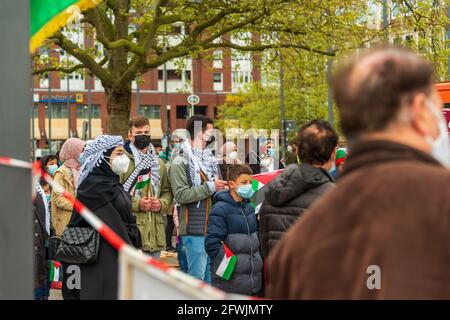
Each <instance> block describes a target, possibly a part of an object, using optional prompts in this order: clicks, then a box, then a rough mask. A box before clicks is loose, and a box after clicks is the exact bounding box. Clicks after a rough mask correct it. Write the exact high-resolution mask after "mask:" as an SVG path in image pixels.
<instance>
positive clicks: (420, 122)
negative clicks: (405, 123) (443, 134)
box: [410, 93, 439, 139]
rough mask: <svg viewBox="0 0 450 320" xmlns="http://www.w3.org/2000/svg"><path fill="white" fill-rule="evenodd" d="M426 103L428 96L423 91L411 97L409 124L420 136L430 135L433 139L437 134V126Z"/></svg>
mask: <svg viewBox="0 0 450 320" xmlns="http://www.w3.org/2000/svg"><path fill="white" fill-rule="evenodd" d="M427 103H428V98H427V96H426V95H425V94H423V93H419V94H417V95H416V96H415V97H414V98H413V100H412V102H411V105H410V108H411V115H412V116H411V125H412V126H413V128H414V129H415V130H416V131H417V133H418V134H420V135H421V136H431V137H432V138H433V139H434V138H436V137H437V136H438V135H439V128H438V125H437V122H436V120H435V119H434V115H433V114H432V111H431V110H429V107H428V106H427Z"/></svg>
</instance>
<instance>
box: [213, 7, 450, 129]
mask: <svg viewBox="0 0 450 320" xmlns="http://www.w3.org/2000/svg"><path fill="white" fill-rule="evenodd" d="M330 3H331V4H333V3H334V2H333V1H331V2H330ZM382 4H383V1H381V0H380V1H369V2H368V6H367V7H364V6H361V5H359V7H358V6H357V4H356V3H353V6H352V5H351V4H350V3H349V2H346V6H345V8H346V11H344V12H343V11H342V10H341V9H340V7H339V5H338V4H335V6H334V7H333V5H331V7H330V8H328V10H329V11H328V12H330V11H331V12H335V14H334V15H333V16H332V17H331V18H330V20H328V19H326V18H324V14H323V13H324V12H327V9H326V8H320V10H316V11H314V12H315V14H317V17H315V19H324V20H323V21H324V24H323V25H324V27H323V28H324V29H323V30H326V32H325V33H323V34H316V35H315V37H316V43H322V47H325V45H326V44H327V43H328V45H329V46H330V47H331V48H333V50H334V52H335V57H334V63H335V65H339V63H341V62H344V60H345V59H347V56H348V54H349V53H350V52H352V51H354V50H355V49H360V48H366V47H370V46H373V45H376V44H380V43H385V42H387V41H389V42H391V43H394V44H395V45H403V46H408V47H410V48H411V49H412V50H415V51H416V52H418V53H419V54H421V55H423V56H424V57H426V58H427V59H428V60H429V61H430V62H432V63H433V64H434V66H435V69H436V80H438V81H439V80H444V79H446V77H447V61H448V56H449V55H450V52H449V49H448V40H447V39H446V38H445V30H446V28H447V26H448V24H449V21H448V18H447V15H446V14H447V13H446V10H447V6H448V3H445V1H433V0H425V1H411V0H409V1H390V2H388V7H387V12H388V14H389V20H388V24H387V25H386V26H384V25H383V21H382V19H381V18H382ZM317 12H321V13H322V15H321V14H320V13H317ZM313 15H314V14H313ZM280 52H281V54H282V56H283V66H284V82H285V118H286V119H294V120H296V121H297V123H298V124H299V125H301V124H303V123H305V122H307V121H309V120H311V119H313V118H323V119H327V118H328V108H327V102H328V83H327V68H326V64H327V61H328V59H329V58H330V57H326V56H324V55H320V54H317V53H315V52H312V51H300V50H297V49H296V48H283V49H281V50H280V49H278V50H277V51H273V50H272V51H268V52H266V53H265V54H264V58H263V59H262V66H261V67H262V69H263V71H264V74H265V75H266V77H265V78H264V79H263V81H262V83H253V84H251V85H249V86H248V87H246V88H245V89H244V90H242V91H240V92H238V93H237V94H235V95H232V96H229V97H227V100H226V103H225V104H224V105H222V106H220V107H219V115H220V116H221V118H222V120H221V121H219V122H218V125H219V126H220V127H221V128H222V129H227V128H229V127H230V126H240V127H242V128H244V129H249V128H263V129H270V128H276V129H278V128H280V126H281V124H280V123H281V121H280V82H279V78H280V75H279V69H280V60H279V53H280ZM334 114H335V117H334V119H335V123H334V125H335V127H336V128H337V129H338V131H339V122H338V115H337V112H336V109H335V108H334Z"/></svg>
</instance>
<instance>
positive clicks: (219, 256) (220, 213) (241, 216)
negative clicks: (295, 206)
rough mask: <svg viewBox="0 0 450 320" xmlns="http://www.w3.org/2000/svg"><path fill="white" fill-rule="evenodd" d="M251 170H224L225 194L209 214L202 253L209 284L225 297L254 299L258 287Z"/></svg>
mask: <svg viewBox="0 0 450 320" xmlns="http://www.w3.org/2000/svg"><path fill="white" fill-rule="evenodd" d="M251 175H252V170H251V169H250V167H248V166H247V165H243V164H235V165H232V166H230V168H229V169H228V177H227V180H228V186H229V190H224V191H221V192H218V193H216V195H215V197H214V200H215V204H214V206H213V207H212V209H211V212H210V214H209V221H208V229H207V233H206V238H205V249H206V252H207V253H208V255H209V257H210V259H211V284H212V285H213V286H214V287H217V288H219V289H221V290H223V291H226V292H229V293H238V294H245V295H257V294H258V293H259V292H260V290H261V286H262V270H263V261H262V257H261V254H260V252H259V239H258V232H257V231H258V227H257V222H256V215H255V209H254V208H253V207H252V206H251V204H250V201H249V198H250V197H251V196H252V195H253V189H252V176H251Z"/></svg>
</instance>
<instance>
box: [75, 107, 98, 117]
mask: <svg viewBox="0 0 450 320" xmlns="http://www.w3.org/2000/svg"><path fill="white" fill-rule="evenodd" d="M91 107H92V113H91V119H100V106H99V105H98V104H92V105H91ZM77 119H89V106H88V105H79V106H77Z"/></svg>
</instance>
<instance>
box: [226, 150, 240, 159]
mask: <svg viewBox="0 0 450 320" xmlns="http://www.w3.org/2000/svg"><path fill="white" fill-rule="evenodd" d="M228 158H230V159H231V160H233V161H236V160H237V158H238V154H237V152H236V151H232V152H230V154H229V155H228Z"/></svg>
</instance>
